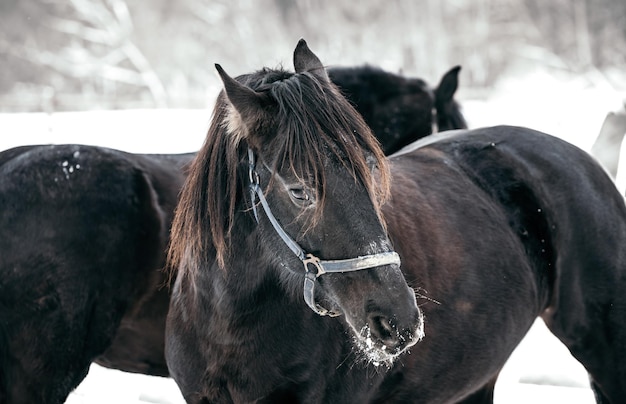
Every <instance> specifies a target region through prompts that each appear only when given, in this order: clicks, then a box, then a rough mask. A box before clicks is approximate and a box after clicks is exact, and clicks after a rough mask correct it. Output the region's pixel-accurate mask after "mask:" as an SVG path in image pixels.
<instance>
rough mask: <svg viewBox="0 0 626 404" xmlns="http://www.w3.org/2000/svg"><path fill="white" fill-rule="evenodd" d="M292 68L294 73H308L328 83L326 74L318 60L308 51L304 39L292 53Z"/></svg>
mask: <svg viewBox="0 0 626 404" xmlns="http://www.w3.org/2000/svg"><path fill="white" fill-rule="evenodd" d="M293 66H294V68H295V69H296V73H303V72H309V73H312V74H314V75H315V76H316V77H317V78H319V79H321V80H324V81H326V82H330V79H329V78H328V73H326V69H325V68H324V65H322V62H321V61H320V60H319V58H318V57H317V56H316V55H315V53H313V52H312V51H311V49H309V47H308V46H307V44H306V41H305V40H304V39H300V40H299V41H298V45H296V49H295V50H294V51H293Z"/></svg>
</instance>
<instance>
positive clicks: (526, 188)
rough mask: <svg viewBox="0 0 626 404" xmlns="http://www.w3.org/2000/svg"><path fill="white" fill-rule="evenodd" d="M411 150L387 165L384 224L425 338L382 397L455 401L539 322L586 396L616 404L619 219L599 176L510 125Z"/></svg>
mask: <svg viewBox="0 0 626 404" xmlns="http://www.w3.org/2000/svg"><path fill="white" fill-rule="evenodd" d="M438 138H439V139H438ZM425 140H426V139H425ZM419 143H430V144H426V145H419ZM418 146H419V147H416V148H414V149H412V150H409V151H404V152H400V153H399V154H397V155H395V156H392V157H391V162H392V173H393V181H392V184H394V185H393V189H392V198H391V200H390V202H389V203H388V205H387V206H385V209H384V213H385V217H386V219H387V223H388V228H389V231H390V237H391V239H392V241H393V244H394V247H395V248H396V249H397V251H398V253H399V254H400V255H401V257H402V259H403V271H404V273H405V276H406V278H407V281H408V282H409V283H410V284H412V285H416V286H419V287H420V289H421V288H423V289H424V290H425V291H427V292H428V294H427V296H428V297H429V298H432V299H434V300H436V301H437V302H438V303H437V304H435V303H432V302H429V301H426V302H425V303H424V305H423V306H421V307H422V309H423V310H424V316H425V319H426V320H425V334H426V335H425V337H424V339H423V340H422V341H421V342H420V343H419V344H418V345H416V346H415V347H413V348H412V349H411V355H407V356H405V357H404V360H403V361H402V362H403V366H401V367H400V369H399V370H398V372H401V373H402V374H403V378H402V379H403V380H405V381H406V382H405V383H404V386H403V387H399V386H398V385H396V386H393V389H395V391H396V393H389V396H387V398H388V399H389V400H391V398H393V399H396V400H397V402H456V401H457V400H459V399H460V398H462V397H463V394H468V393H469V392H472V390H475V389H476V388H477V386H481V385H483V384H484V385H485V386H487V387H486V388H488V389H492V388H493V384H492V383H490V382H489V380H490V379H493V380H495V378H496V377H497V374H498V372H499V370H500V369H501V367H502V366H503V365H504V363H505V361H506V359H507V358H508V356H509V354H510V353H511V352H512V350H513V348H514V347H515V346H516V345H517V343H518V342H519V341H520V340H521V339H522V337H523V336H524V335H525V333H526V331H527V330H528V328H529V327H530V326H531V324H532V322H533V321H534V319H535V318H536V316H542V317H543V318H544V320H546V323H547V324H548V326H549V328H550V329H551V330H552V331H553V332H554V333H555V335H556V336H558V337H559V338H560V339H561V340H562V341H563V342H564V343H565V344H566V346H567V347H568V348H569V349H570V350H571V352H572V354H573V355H574V356H575V357H576V358H577V359H579V360H580V361H581V363H582V364H583V365H584V366H585V367H586V368H587V370H589V372H590V375H591V378H592V383H593V384H594V389H595V391H596V394H601V395H604V396H606V397H607V398H610V401H606V402H618V400H619V397H622V394H623V393H624V392H623V391H622V390H620V389H622V387H621V380H624V375H625V374H624V371H625V370H626V369H625V368H624V366H623V365H621V364H619V363H617V362H616V361H615V359H614V358H620V357H621V356H623V353H624V351H623V348H621V347H620V345H619V344H620V343H619V342H617V341H620V340H622V339H621V338H622V337H623V335H624V329H623V327H621V326H620V325H619V324H620V322H619V321H618V318H619V317H623V314H624V310H623V303H618V302H617V300H620V299H619V298H618V291H619V289H620V285H621V287H623V285H624V274H625V272H624V271H625V268H626V267H625V264H626V262H625V261H624V259H623V254H622V253H620V250H621V248H620V245H623V243H624V241H626V238H625V236H626V234H625V233H624V232H625V231H626V227H625V223H626V211H625V209H624V203H623V198H622V197H621V196H620V195H619V193H617V192H616V190H615V189H614V185H613V184H612V182H611V181H610V179H609V178H608V177H607V176H606V175H605V174H604V172H603V170H602V169H601V168H600V167H599V166H598V165H597V164H596V163H595V162H594V161H593V160H592V159H591V158H589V156H587V155H586V153H584V152H582V151H580V150H578V149H576V148H575V147H574V146H572V145H570V144H567V143H566V142H563V141H561V140H558V139H555V138H552V137H550V136H547V135H544V134H540V133H537V132H534V131H531V130H528V129H522V128H511V127H496V128H488V129H480V130H474V131H458V132H457V131H455V132H452V133H448V134H445V136H434V137H433V139H428V141H427V142H418ZM555 179H558V180H556V181H555ZM603 234H610V235H611V236H610V237H606V236H603ZM607 238H610V239H611V240H610V241H608V240H607ZM605 240H606V241H605ZM595 312H599V313H603V312H604V313H606V316H601V317H598V316H597V315H596V314H595ZM609 363H610V364H611V366H605V367H604V368H602V366H603V364H604V365H606V364H609ZM598 385H603V386H604V388H602V387H600V388H598ZM481 402H482V401H481ZM485 402H490V401H489V400H487V401H485ZM601 402H603V401H601Z"/></svg>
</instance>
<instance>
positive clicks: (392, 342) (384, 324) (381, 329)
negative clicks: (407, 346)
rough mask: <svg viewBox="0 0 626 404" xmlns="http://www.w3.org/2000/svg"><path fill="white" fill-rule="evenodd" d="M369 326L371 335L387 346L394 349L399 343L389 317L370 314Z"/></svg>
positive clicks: (396, 332)
mask: <svg viewBox="0 0 626 404" xmlns="http://www.w3.org/2000/svg"><path fill="white" fill-rule="evenodd" d="M369 326H370V330H371V333H372V336H373V337H375V338H378V339H379V340H380V341H381V342H382V343H383V344H384V345H385V346H386V347H387V348H391V349H395V348H396V347H397V346H398V345H400V338H399V335H398V331H397V330H396V329H395V327H394V326H393V324H392V323H391V321H390V320H389V318H387V317H384V316H381V315H371V316H370V318H369Z"/></svg>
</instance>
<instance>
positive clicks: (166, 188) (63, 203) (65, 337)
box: [0, 145, 194, 404]
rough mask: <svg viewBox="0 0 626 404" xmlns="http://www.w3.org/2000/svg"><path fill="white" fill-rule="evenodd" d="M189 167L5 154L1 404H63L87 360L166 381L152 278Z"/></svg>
mask: <svg viewBox="0 0 626 404" xmlns="http://www.w3.org/2000/svg"><path fill="white" fill-rule="evenodd" d="M193 157H194V154H187V155H172V156H159V155H134V154H128V153H122V152H119V151H116V150H109V149H105V148H99V147H90V146H71V145H63V146H25V147H19V148H15V149H10V150H7V151H4V152H2V153H0V229H2V235H1V236H0V403H3V404H4V403H63V402H64V401H65V399H66V397H67V395H68V394H69V392H70V391H71V390H72V389H73V388H74V387H76V386H77V385H78V383H80V381H81V380H82V379H83V378H84V377H85V375H86V374H87V371H88V368H89V365H90V363H91V362H92V361H93V360H94V359H97V361H98V362H99V363H101V364H103V365H105V366H106V365H113V366H114V367H117V368H121V369H124V370H128V371H133V372H141V373H147V374H152V375H167V367H166V365H165V360H164V357H163V344H164V343H163V338H164V327H165V321H164V320H165V314H166V312H167V307H168V302H169V291H168V290H167V288H164V287H163V284H164V276H163V274H162V272H160V271H159V270H158V269H159V268H162V267H163V265H164V258H165V250H166V248H167V244H168V241H169V227H170V223H171V216H172V214H173V210H174V205H175V204H176V201H177V195H178V192H179V189H180V187H181V184H182V182H183V180H184V178H185V171H184V167H185V166H186V165H187V164H188V163H189V162H190V161H191V160H192V158H193Z"/></svg>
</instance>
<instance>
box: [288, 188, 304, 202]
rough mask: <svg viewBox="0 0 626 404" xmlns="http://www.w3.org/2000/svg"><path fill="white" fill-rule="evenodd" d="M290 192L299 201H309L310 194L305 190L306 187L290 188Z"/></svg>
mask: <svg viewBox="0 0 626 404" xmlns="http://www.w3.org/2000/svg"><path fill="white" fill-rule="evenodd" d="M289 193H290V194H291V197H292V198H294V199H297V200H299V201H308V200H309V194H307V192H306V191H305V190H304V188H290V189H289Z"/></svg>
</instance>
